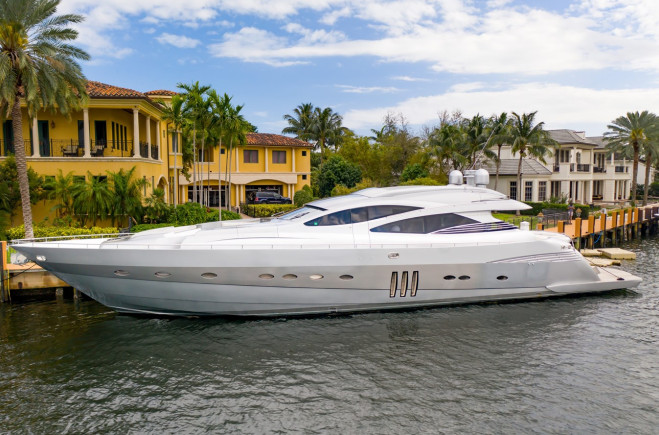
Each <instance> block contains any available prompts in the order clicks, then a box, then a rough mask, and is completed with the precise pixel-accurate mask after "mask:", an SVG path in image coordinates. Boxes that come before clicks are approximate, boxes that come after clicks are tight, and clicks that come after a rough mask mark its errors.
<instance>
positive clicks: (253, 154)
mask: <svg viewBox="0 0 659 435" xmlns="http://www.w3.org/2000/svg"><path fill="white" fill-rule="evenodd" d="M243 160H244V161H245V163H258V162H259V151H258V150H244V151H243Z"/></svg>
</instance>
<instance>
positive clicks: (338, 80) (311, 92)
mask: <svg viewBox="0 0 659 435" xmlns="http://www.w3.org/2000/svg"><path fill="white" fill-rule="evenodd" d="M58 13H78V14H82V15H84V16H85V17H86V20H85V22H84V23H82V24H81V25H79V26H78V30H79V32H80V38H79V40H78V45H80V46H81V47H82V48H84V49H85V50H87V51H88V52H89V53H90V54H91V55H92V61H91V62H86V63H84V64H83V70H84V72H85V74H86V75H87V78H88V79H90V80H97V81H101V82H104V83H108V84H112V85H116V86H121V87H127V88H131V89H135V90H138V91H142V92H144V91H149V90H155V89H169V90H176V85H177V83H179V82H183V83H190V82H193V81H197V80H198V81H200V82H201V83H202V84H208V85H211V86H212V87H214V88H215V89H217V90H218V91H219V92H226V93H227V94H229V95H232V96H233V101H234V102H236V103H239V104H244V105H245V107H244V109H243V112H244V114H245V116H246V118H247V119H248V120H249V121H250V122H252V123H253V124H255V125H256V126H257V127H258V128H259V131H260V132H264V133H280V132H281V129H282V128H283V127H284V126H285V123H284V121H283V120H282V117H283V115H284V114H286V113H291V112H292V110H293V109H294V108H295V107H296V106H297V105H299V104H301V103H305V102H310V103H313V104H314V105H316V106H321V107H327V106H329V107H332V108H333V109H334V110H335V111H336V112H338V113H340V114H341V115H342V116H343V118H344V125H345V126H347V127H348V128H351V129H353V130H354V131H356V132H357V133H358V134H369V133H370V129H379V128H380V126H381V125H382V120H383V118H384V116H385V115H386V114H387V113H392V114H396V115H397V114H402V115H403V116H404V117H405V119H406V120H407V122H408V123H409V124H410V126H411V127H412V128H413V129H414V130H416V131H420V130H421V128H422V127H423V126H432V125H435V124H437V122H438V114H439V113H441V112H443V111H449V112H452V111H455V110H460V111H461V112H462V113H463V115H464V116H468V117H470V116H473V115H475V114H476V113H480V114H483V115H486V116H489V115H491V114H493V113H500V112H503V111H506V112H511V111H516V112H518V113H521V112H530V111H535V110H537V111H538V115H537V119H539V120H541V121H544V122H545V128H552V129H553V128H571V129H575V130H582V131H585V132H586V134H587V135H589V136H595V135H600V134H602V133H603V132H604V131H605V130H606V125H607V123H609V122H610V121H611V120H613V119H615V118H616V117H618V116H620V115H623V114H624V113H625V112H627V111H635V110H646V109H647V110H650V111H653V112H659V80H658V79H659V2H656V1H655V0H574V1H551V0H536V1H527V2H523V1H510V0H484V1H469V0H408V1H380V0H359V1H351V0H186V1H176V2H174V1H170V0H103V1H101V2H99V1H98V0H63V1H62V3H61V5H60V8H59V10H58Z"/></svg>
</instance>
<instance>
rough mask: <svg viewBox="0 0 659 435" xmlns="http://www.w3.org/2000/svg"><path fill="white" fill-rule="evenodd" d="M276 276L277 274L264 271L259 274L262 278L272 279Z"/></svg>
mask: <svg viewBox="0 0 659 435" xmlns="http://www.w3.org/2000/svg"><path fill="white" fill-rule="evenodd" d="M274 277H275V276H274V275H273V274H271V273H262V274H260V275H259V278H261V279H272V278H274Z"/></svg>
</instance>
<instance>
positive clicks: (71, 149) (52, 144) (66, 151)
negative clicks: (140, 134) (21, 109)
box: [0, 139, 159, 160]
mask: <svg viewBox="0 0 659 435" xmlns="http://www.w3.org/2000/svg"><path fill="white" fill-rule="evenodd" d="M24 142H25V154H26V155H27V156H28V157H31V156H32V155H33V152H32V143H31V142H30V141H29V140H26V141H24ZM148 147H149V145H148V144H147V143H146V142H140V156H141V157H143V158H148V149H149V148H148ZM89 152H90V155H91V157H92V158H105V157H114V158H117V157H119V158H122V157H123V158H130V157H133V141H132V140H102V139H99V140H91V141H90V146H89ZM9 154H14V144H13V142H10V141H5V140H4V139H0V157H5V156H7V155H9ZM39 154H40V157H42V158H48V157H65V158H68V157H71V158H73V157H79V158H81V157H84V155H85V148H84V146H83V144H82V143H81V141H79V140H78V139H50V140H47V141H41V142H40V144H39ZM158 157H159V156H158V147H157V146H156V145H151V159H152V160H158Z"/></svg>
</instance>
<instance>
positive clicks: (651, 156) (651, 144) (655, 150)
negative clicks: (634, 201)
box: [643, 125, 659, 206]
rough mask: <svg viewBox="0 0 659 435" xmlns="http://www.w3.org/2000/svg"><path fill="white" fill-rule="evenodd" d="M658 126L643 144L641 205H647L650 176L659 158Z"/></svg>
mask: <svg viewBox="0 0 659 435" xmlns="http://www.w3.org/2000/svg"><path fill="white" fill-rule="evenodd" d="M658 135H659V125H657V126H655V128H653V129H652V131H651V133H650V135H649V140H648V141H647V142H645V144H644V146H643V151H644V154H645V184H644V185H643V205H644V206H646V205H648V194H649V193H650V174H651V173H652V172H653V171H654V169H653V165H655V161H656V160H657V157H659V137H658ZM655 167H656V166H655Z"/></svg>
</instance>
